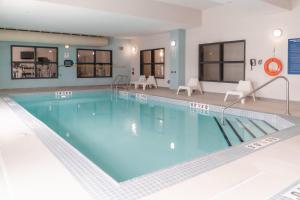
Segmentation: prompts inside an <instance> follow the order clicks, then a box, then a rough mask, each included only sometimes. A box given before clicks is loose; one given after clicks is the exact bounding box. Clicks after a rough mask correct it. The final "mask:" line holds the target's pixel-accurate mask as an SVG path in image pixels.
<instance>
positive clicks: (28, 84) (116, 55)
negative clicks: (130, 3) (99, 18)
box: [0, 38, 131, 89]
mask: <svg viewBox="0 0 300 200" xmlns="http://www.w3.org/2000/svg"><path fill="white" fill-rule="evenodd" d="M130 44H131V41H130V40H126V39H124V40H123V39H114V38H113V39H111V40H110V43H109V45H108V46H106V47H99V48H96V47H89V46H72V45H71V47H70V49H65V48H64V44H57V45H55V44H40V43H25V42H3V41H2V42H1V41H0V89H12V88H38V87H63V86H84V85H86V86H87V85H110V84H111V82H112V78H77V65H76V64H75V65H74V66H73V67H64V66H62V65H63V63H64V53H65V52H68V53H69V55H70V58H69V59H71V60H73V61H74V63H76V49H77V48H85V49H108V50H112V51H113V77H115V76H116V75H117V74H124V75H130V63H131V58H130V56H128V55H127V53H126V52H125V51H120V49H119V47H120V46H130ZM11 45H28V46H48V47H58V65H60V66H59V68H58V70H59V72H58V75H59V77H58V78H57V79H22V80H12V79H11V55H10V54H11V52H10V46H11Z"/></svg>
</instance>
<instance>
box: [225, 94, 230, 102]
mask: <svg viewBox="0 0 300 200" xmlns="http://www.w3.org/2000/svg"><path fill="white" fill-rule="evenodd" d="M228 95H229V94H228V93H226V94H225V98H224V102H226V101H227V98H228Z"/></svg>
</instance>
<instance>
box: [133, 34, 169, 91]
mask: <svg viewBox="0 0 300 200" xmlns="http://www.w3.org/2000/svg"><path fill="white" fill-rule="evenodd" d="M131 43H132V45H133V46H135V47H136V48H137V52H136V54H135V55H134V56H133V59H132V63H131V66H132V67H134V69H135V75H134V76H132V78H131V79H132V80H137V79H138V77H139V76H140V51H141V50H145V49H156V48H165V78H164V79H157V84H158V86H159V87H169V84H168V80H169V77H170V34H169V33H161V34H156V35H150V36H144V37H137V38H134V39H133V40H132V41H131Z"/></svg>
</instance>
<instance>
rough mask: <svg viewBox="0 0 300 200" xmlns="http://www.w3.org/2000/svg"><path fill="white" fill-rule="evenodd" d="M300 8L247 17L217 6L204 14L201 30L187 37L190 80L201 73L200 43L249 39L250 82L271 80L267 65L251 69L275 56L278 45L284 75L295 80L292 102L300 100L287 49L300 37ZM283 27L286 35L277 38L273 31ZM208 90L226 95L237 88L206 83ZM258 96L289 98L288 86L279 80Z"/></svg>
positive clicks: (299, 83)
mask: <svg viewBox="0 0 300 200" xmlns="http://www.w3.org/2000/svg"><path fill="white" fill-rule="evenodd" d="M299 24H300V6H299V5H298V6H297V7H296V8H295V9H293V10H292V11H284V10H282V12H277V13H276V14H266V13H264V14H263V13H260V14H259V13H256V14H255V11H254V12H253V13H251V12H249V13H248V14H247V15H245V14H242V12H233V11H232V10H230V9H226V7H217V8H213V9H209V10H207V11H205V12H203V25H202V26H201V27H200V28H195V29H189V30H187V33H186V34H187V36H186V81H187V80H189V78H190V77H192V76H193V75H194V74H198V44H201V43H210V42H218V41H230V40H241V39H245V40H246V58H247V60H246V62H247V65H246V80H251V81H253V83H254V86H255V87H257V86H259V85H261V84H263V83H264V82H266V81H268V80H270V79H271V77H269V76H268V75H266V74H265V72H264V69H263V65H261V66H256V67H254V70H253V71H251V70H250V64H249V63H250V61H249V60H250V59H251V58H256V59H263V60H264V61H265V60H266V59H267V58H269V57H271V56H273V48H274V47H275V46H276V56H277V57H279V58H280V59H281V60H282V61H283V63H284V69H283V72H282V74H281V75H284V76H287V77H288V78H289V79H290V81H291V88H290V89H291V99H292V100H297V101H300V75H287V59H288V57H287V56H288V55H287V50H288V39H289V38H297V37H298V38H300V29H299ZM276 28H281V29H282V30H283V31H284V35H283V37H282V38H280V39H274V38H273V36H272V33H273V30H274V29H276ZM202 85H203V88H204V90H205V91H209V92H217V93H224V92H225V91H226V90H229V89H233V88H235V87H236V85H235V84H224V83H212V82H203V83H202ZM257 95H258V96H262V97H266V98H274V99H284V98H285V85H284V82H283V81H278V82H275V83H273V84H272V85H270V86H268V87H266V88H265V89H263V90H262V91H261V92H259V93H258V94H257Z"/></svg>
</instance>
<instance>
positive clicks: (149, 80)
mask: <svg viewBox="0 0 300 200" xmlns="http://www.w3.org/2000/svg"><path fill="white" fill-rule="evenodd" d="M142 85H143V90H146V88H147V86H149V88H152V86H154V87H155V88H157V87H158V86H157V82H156V79H155V78H154V76H149V77H148V78H147V81H146V82H145V83H142Z"/></svg>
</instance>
